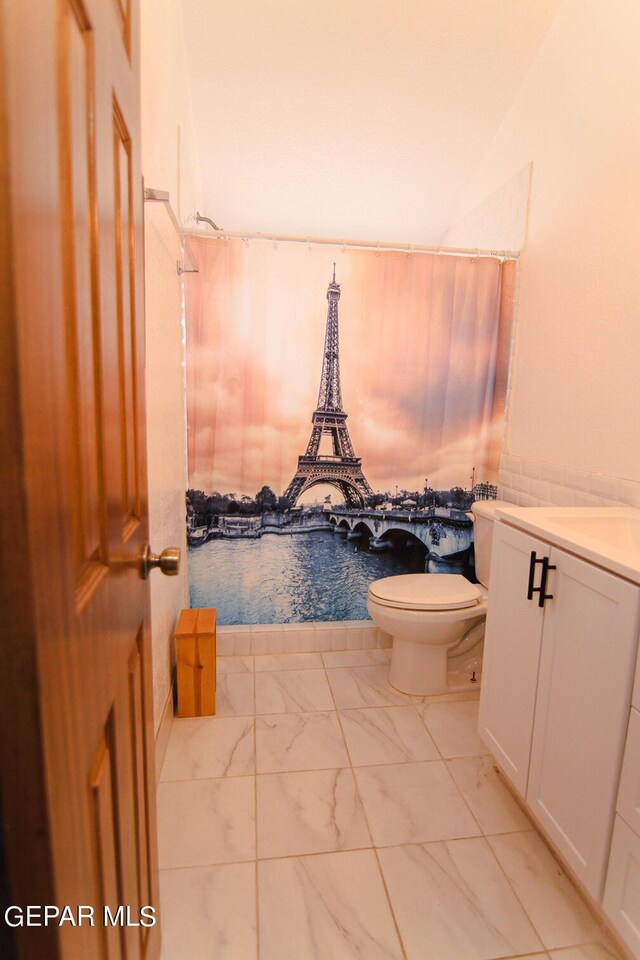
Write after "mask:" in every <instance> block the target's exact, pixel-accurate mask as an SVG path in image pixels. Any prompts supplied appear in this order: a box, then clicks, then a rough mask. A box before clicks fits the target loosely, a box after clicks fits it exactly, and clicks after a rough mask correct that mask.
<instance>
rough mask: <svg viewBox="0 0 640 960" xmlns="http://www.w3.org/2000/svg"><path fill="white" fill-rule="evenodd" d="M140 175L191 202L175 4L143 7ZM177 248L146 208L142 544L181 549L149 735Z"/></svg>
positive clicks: (180, 439) (176, 475) (173, 479)
mask: <svg viewBox="0 0 640 960" xmlns="http://www.w3.org/2000/svg"><path fill="white" fill-rule="evenodd" d="M141 32H142V172H143V175H144V178H145V185H146V186H147V187H153V188H156V189H159V190H168V191H169V193H170V196H171V203H172V206H173V207H174V209H175V211H176V214H177V215H178V217H179V218H181V219H183V218H187V217H189V216H192V215H193V214H194V213H195V211H196V209H197V206H198V203H199V194H198V190H199V186H198V183H199V178H198V171H197V166H196V164H195V162H194V160H193V157H194V153H193V135H192V125H191V118H190V115H189V109H188V105H189V102H190V101H189V94H188V89H187V86H186V69H185V56H184V47H183V42H182V36H183V34H182V24H181V15H180V6H179V3H178V2H177V0H143V3H142V31H141ZM181 257H182V253H181V241H180V237H179V236H178V233H177V232H176V230H175V229H174V227H173V225H172V223H171V220H170V218H169V215H168V213H167V210H166V209H165V207H164V206H163V205H161V204H149V203H147V204H145V285H146V328H147V358H146V397H147V457H148V466H149V527H150V542H151V545H152V547H153V549H154V550H155V551H156V552H159V551H160V550H162V549H163V548H164V547H167V546H178V547H180V548H181V550H182V569H181V572H180V575H179V576H178V577H163V576H161V575H160V574H159V573H158V572H156V573H154V574H153V575H152V577H151V579H150V584H151V635H152V647H153V694H154V721H155V729H156V732H157V731H158V728H159V726H160V722H161V720H162V715H163V710H164V708H165V705H166V702H167V698H168V695H169V691H170V685H171V669H172V658H173V633H174V629H175V625H176V622H177V618H178V616H179V613H180V610H181V609H182V608H183V607H186V606H188V590H187V551H186V538H185V501H184V493H185V489H186V485H187V483H186V469H185V408H184V403H185V393H184V366H183V342H182V341H183V324H182V284H181V280H180V276H179V275H178V273H177V270H176V261H178V260H180V259H181Z"/></svg>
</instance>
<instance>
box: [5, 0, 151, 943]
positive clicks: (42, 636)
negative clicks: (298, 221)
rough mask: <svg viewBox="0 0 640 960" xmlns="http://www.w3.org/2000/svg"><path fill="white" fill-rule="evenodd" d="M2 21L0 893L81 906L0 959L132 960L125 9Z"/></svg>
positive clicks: (18, 10)
mask: <svg viewBox="0 0 640 960" xmlns="http://www.w3.org/2000/svg"><path fill="white" fill-rule="evenodd" d="M1 9H2V44H1V48H2V64H1V69H2V78H1V82H0V89H1V91H2V93H1V94H0V97H1V98H2V104H1V106H2V110H1V111H0V148H1V150H2V160H3V169H6V170H7V171H8V179H5V178H3V179H2V183H1V184H0V190H1V191H2V193H3V197H2V199H3V200H4V201H5V206H4V210H3V215H2V219H1V221H0V253H1V254H2V256H1V259H2V266H1V267H0V270H1V271H2V273H1V279H2V281H3V282H2V284H0V286H2V295H1V296H2V300H1V301H0V302H1V303H2V307H3V317H2V320H3V333H4V346H6V348H7V349H6V350H5V351H3V358H2V368H1V370H0V380H2V391H3V397H2V399H3V401H4V402H3V410H2V415H1V416H2V424H3V434H2V440H1V441H0V444H1V448H0V461H1V462H2V465H1V467H0V469H1V470H2V481H3V484H2V486H3V494H4V496H3V504H2V529H3V552H2V571H1V573H2V586H1V588H0V589H1V590H2V593H1V594H0V597H1V599H2V609H3V611H4V617H5V627H7V626H8V630H7V631H6V636H5V637H3V641H4V642H3V657H2V663H1V664H0V674H1V689H0V701H1V702H0V722H1V723H2V738H1V739H2V745H1V746H0V750H1V751H2V754H1V760H2V787H1V791H2V793H1V797H0V800H1V804H2V815H3V823H4V836H3V846H4V857H5V861H6V870H7V876H8V884H9V895H10V902H11V903H13V904H16V905H24V904H36V905H37V904H42V905H44V904H55V905H58V906H63V905H69V906H71V907H72V908H73V909H75V907H76V906H77V905H85V906H91V907H93V908H94V911H95V913H94V925H93V926H91V925H89V923H88V922H84V923H82V925H73V924H72V923H70V922H66V923H64V924H63V925H62V926H58V925H56V923H55V921H53V922H51V923H50V925H48V926H31V927H28V928H26V927H22V928H16V929H15V930H13V932H12V937H13V943H12V944H9V945H7V950H10V951H11V952H10V953H6V955H7V956H16V957H29V958H31V957H33V958H38V960H48V958H50V957H51V958H65V960H67V958H69V960H71V958H78V960H80V958H81V960H94V958H95V960H102V958H105V960H113V958H118V960H120V958H127V960H142V958H152V957H155V956H157V952H158V948H159V926H158V925H156V926H144V925H143V926H140V925H133V924H139V923H140V908H141V907H142V906H145V905H152V906H154V907H157V900H158V898H157V868H156V834H155V806H154V803H155V800H154V795H155V779H154V771H153V753H152V734H153V731H152V718H151V710H152V696H151V688H150V683H151V670H150V648H149V641H150V638H149V617H148V601H149V598H148V592H147V585H146V583H145V582H144V581H143V580H142V579H141V578H140V575H139V570H138V557H139V554H140V551H141V547H142V544H143V543H144V542H145V541H146V539H147V502H146V496H147V495H146V466H145V415H144V389H143V377H144V330H143V306H144V304H143V271H142V252H143V250H142V181H141V172H140V159H139V158H140V144H139V139H140V118H139V54H138V49H139V42H138V13H137V2H136V0H37V2H35V0H20V2H15V0H2V8H1ZM104 905H107V906H109V907H110V908H111V910H112V913H113V914H115V916H116V925H115V926H105V925H104V923H103V919H104V917H103V906H104ZM119 905H122V906H124V907H128V914H120V916H118V915H117V914H116V910H117V907H118V906H119ZM127 918H128V920H129V923H130V924H131V925H126V920H127ZM6 933H7V930H6V928H5V935H6ZM4 955H5V954H4V953H3V956H4Z"/></svg>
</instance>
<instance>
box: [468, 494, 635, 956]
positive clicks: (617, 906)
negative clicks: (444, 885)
mask: <svg viewBox="0 0 640 960" xmlns="http://www.w3.org/2000/svg"><path fill="white" fill-rule="evenodd" d="M497 518H498V520H499V522H498V523H497V524H496V528H495V531H494V539H493V552H492V561H491V583H490V591H489V595H490V601H489V609H488V615H487V631H486V637H485V651H484V667H483V682H482V691H481V698H480V721H479V731H480V734H481V736H482V738H483V739H484V741H485V743H486V744H487V746H488V747H489V749H490V750H491V752H492V753H493V755H494V757H495V759H496V762H497V764H498V766H499V767H500V768H501V770H502V772H503V773H504V774H505V776H506V777H507V778H508V779H509V780H510V782H511V784H512V785H513V788H514V789H515V791H516V792H517V793H518V794H519V795H520V796H521V798H522V799H523V800H524V802H525V804H526V805H527V807H528V808H529V809H530V811H531V814H532V815H533V817H534V819H535V820H536V822H537V824H538V825H539V826H540V827H541V829H542V830H543V831H544V833H546V834H547V836H548V838H549V839H550V840H551V842H552V844H553V845H554V847H555V848H556V850H557V851H558V853H559V854H560V855H561V856H562V857H563V858H564V860H565V861H566V863H567V865H568V866H569V867H570V868H571V871H572V872H573V874H574V875H575V876H576V877H577V878H578V879H579V880H580V882H581V883H582V885H583V887H584V889H585V890H586V891H587V892H588V893H589V894H590V896H591V897H592V898H593V900H594V901H595V902H596V903H597V904H599V905H600V906H601V908H602V909H603V910H604V911H605V913H606V915H607V917H608V919H609V921H610V923H611V924H612V926H613V927H614V928H615V929H616V930H617V932H618V933H619V935H620V936H621V938H622V939H623V940H624V942H625V943H626V944H627V945H628V946H629V947H630V948H631V950H632V951H633V952H634V955H635V956H637V957H639V958H640V710H639V709H638V706H639V704H640V680H639V679H638V676H640V673H639V670H640V668H637V666H636V664H637V656H638V635H639V633H640V511H637V510H632V509H630V508H629V509H626V508H620V509H617V508H591V509H586V508H585V509H581V508H544V507H540V508H538V507H533V508H518V507H513V508H511V507H508V506H504V507H500V508H499V509H498V511H497ZM634 674H635V676H636V683H635V692H634V693H633V698H634V706H632V691H633V690H634ZM625 744H626V752H625ZM623 754H624V765H623ZM616 810H617V812H616ZM614 820H615V827H614ZM612 835H613V842H612Z"/></svg>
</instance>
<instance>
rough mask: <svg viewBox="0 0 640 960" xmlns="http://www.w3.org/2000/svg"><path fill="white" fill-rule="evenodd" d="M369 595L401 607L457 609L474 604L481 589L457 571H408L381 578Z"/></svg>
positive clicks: (379, 601) (373, 585) (376, 581)
mask: <svg viewBox="0 0 640 960" xmlns="http://www.w3.org/2000/svg"><path fill="white" fill-rule="evenodd" d="M369 595H370V597H371V598H372V599H373V600H375V602H376V603H379V604H381V605H382V606H384V607H396V608H398V609H402V610H458V609H463V608H464V607H473V606H475V605H476V604H477V603H478V602H479V601H480V600H481V598H482V594H481V593H480V590H479V589H478V588H477V587H476V586H475V584H473V583H470V582H469V581H468V580H467V579H466V578H465V577H463V576H462V575H461V574H459V573H449V574H439V573H408V574H400V575H398V576H395V577H383V578H382V579H381V580H375V581H374V582H373V583H372V584H370V585H369Z"/></svg>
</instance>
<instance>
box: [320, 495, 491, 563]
mask: <svg viewBox="0 0 640 960" xmlns="http://www.w3.org/2000/svg"><path fill="white" fill-rule="evenodd" d="M327 516H328V518H329V523H330V524H331V526H332V528H333V529H334V532H335V533H336V535H340V534H344V535H346V536H347V537H348V538H349V539H359V536H360V537H365V538H368V539H369V545H370V548H371V549H376V547H377V548H378V549H380V548H382V549H384V544H385V543H388V544H389V546H394V545H395V544H396V543H397V542H398V540H401V539H402V537H403V535H405V534H406V535H408V536H405V537H404V541H405V544H406V545H407V546H409V545H410V542H411V538H415V539H416V540H418V541H420V543H421V544H422V545H423V546H424V547H425V548H426V550H427V556H428V557H431V558H433V559H434V560H442V561H444V562H445V563H446V562H447V560H448V558H449V559H450V560H452V561H454V560H457V559H458V557H459V556H460V555H461V554H464V553H465V552H466V551H468V550H469V548H470V546H471V544H472V543H473V525H472V523H471V520H470V519H469V517H467V515H466V514H465V513H464V512H463V511H461V510H433V509H432V510H428V511H425V512H423V511H415V512H411V511H405V510H387V511H383V510H366V509H365V510H352V509H348V508H340V507H337V508H333V509H332V510H331V511H329V512H328V513H327ZM358 535H359V536H358Z"/></svg>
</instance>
